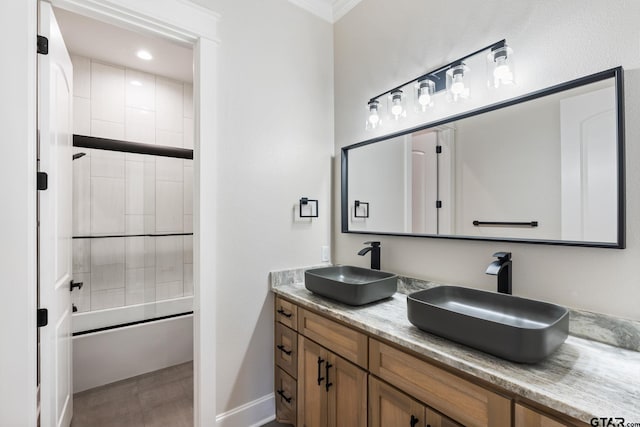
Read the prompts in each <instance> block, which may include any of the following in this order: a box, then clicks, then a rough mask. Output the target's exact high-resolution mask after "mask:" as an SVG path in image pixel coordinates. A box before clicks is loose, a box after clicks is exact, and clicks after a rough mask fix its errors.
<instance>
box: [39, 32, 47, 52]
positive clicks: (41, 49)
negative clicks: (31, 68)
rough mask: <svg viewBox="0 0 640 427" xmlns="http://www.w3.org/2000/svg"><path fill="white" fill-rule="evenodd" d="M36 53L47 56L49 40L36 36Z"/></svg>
mask: <svg viewBox="0 0 640 427" xmlns="http://www.w3.org/2000/svg"><path fill="white" fill-rule="evenodd" d="M38 53H40V54H42V55H48V54H49V39H47V38H46V37H45V36H38Z"/></svg>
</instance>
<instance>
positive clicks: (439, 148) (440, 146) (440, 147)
mask: <svg viewBox="0 0 640 427" xmlns="http://www.w3.org/2000/svg"><path fill="white" fill-rule="evenodd" d="M436 154H442V145H436Z"/></svg>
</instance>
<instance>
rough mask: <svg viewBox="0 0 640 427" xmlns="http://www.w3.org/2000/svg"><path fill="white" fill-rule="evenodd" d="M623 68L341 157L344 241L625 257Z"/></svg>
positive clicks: (376, 142) (359, 146)
mask: <svg viewBox="0 0 640 427" xmlns="http://www.w3.org/2000/svg"><path fill="white" fill-rule="evenodd" d="M624 195H625V191H624V104H623V70H622V68H621V67H618V68H614V69H611V70H608V71H603V72H600V73H597V74H594V75H591V76H587V77H583V78H580V79H577V80H573V81H570V82H567V83H563V84H560V85H557V86H553V87H550V88H547V89H544V90H540V91H537V92H534V93H530V94H527V95H524V96H521V97H518V98H515V99H510V100H507V101H504V102H500V103H497V104H493V105H490V106H487V107H484V108H481V109H477V110H473V111H469V112H466V113H463V114H459V115H456V116H453V117H448V118H446V119H443V120H439V121H437V122H433V123H429V124H426V125H424V126H420V127H418V128H413V129H409V130H406V131H402V132H399V133H396V134H392V135H387V136H383V137H380V138H375V139H371V140H368V141H364V142H360V143H357V144H353V145H350V146H347V147H344V148H343V149H342V232H343V233H360V234H378V235H401V236H418V237H432V238H448V239H474V240H494V241H510V242H511V241H512V242H527V243H543V244H553V245H570V246H591V247H602V248H620V249H621V248H624V245H625V198H624Z"/></svg>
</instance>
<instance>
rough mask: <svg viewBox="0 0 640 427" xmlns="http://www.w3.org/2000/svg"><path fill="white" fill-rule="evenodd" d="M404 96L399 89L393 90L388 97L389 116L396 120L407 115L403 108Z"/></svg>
mask: <svg viewBox="0 0 640 427" xmlns="http://www.w3.org/2000/svg"><path fill="white" fill-rule="evenodd" d="M405 98H406V97H405V94H404V92H403V91H401V90H400V89H396V90H393V91H391V92H390V93H389V96H388V101H387V102H388V105H389V114H390V115H391V117H393V118H394V119H396V120H400V119H401V118H402V117H405V116H406V115H407V109H406V107H405Z"/></svg>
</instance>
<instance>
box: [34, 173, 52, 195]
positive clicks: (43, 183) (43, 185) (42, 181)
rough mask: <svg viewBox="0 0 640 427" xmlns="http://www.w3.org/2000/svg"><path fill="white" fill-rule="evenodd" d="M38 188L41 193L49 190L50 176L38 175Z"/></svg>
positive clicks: (45, 174)
mask: <svg viewBox="0 0 640 427" xmlns="http://www.w3.org/2000/svg"><path fill="white" fill-rule="evenodd" d="M36 188H37V189H38V190H41V191H42V190H46V189H47V188H49V175H47V173H46V172H38V173H37V174H36Z"/></svg>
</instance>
